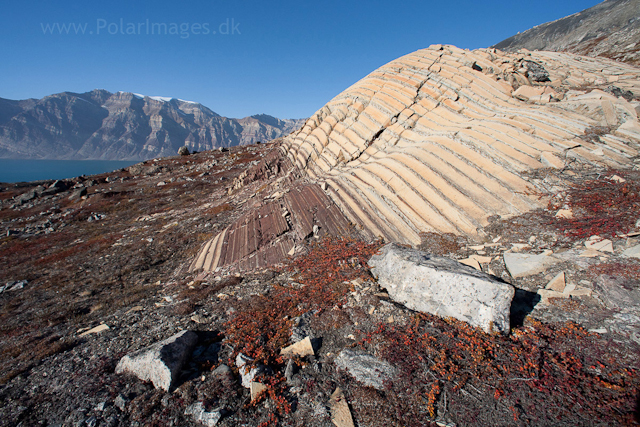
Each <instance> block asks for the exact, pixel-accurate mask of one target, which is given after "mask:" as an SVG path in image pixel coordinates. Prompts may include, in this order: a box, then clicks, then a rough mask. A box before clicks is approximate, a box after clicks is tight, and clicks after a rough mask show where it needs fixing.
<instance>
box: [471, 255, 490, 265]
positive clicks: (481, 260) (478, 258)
mask: <svg viewBox="0 0 640 427" xmlns="http://www.w3.org/2000/svg"><path fill="white" fill-rule="evenodd" d="M469 258H472V259H475V260H476V261H478V262H479V263H480V264H487V263H490V262H491V260H492V259H493V258H491V257H490V256H482V255H471V256H470V257H469Z"/></svg>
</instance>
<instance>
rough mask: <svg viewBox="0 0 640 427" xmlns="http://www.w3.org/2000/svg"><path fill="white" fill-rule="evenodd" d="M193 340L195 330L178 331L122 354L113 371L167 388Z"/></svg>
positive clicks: (181, 364)
mask: <svg viewBox="0 0 640 427" xmlns="http://www.w3.org/2000/svg"><path fill="white" fill-rule="evenodd" d="M197 342H198V335H197V334H196V333H195V332H191V331H182V332H179V333H177V334H175V335H173V336H172V337H170V338H167V339H166V340H164V341H160V342H157V343H155V344H153V345H152V346H150V347H147V348H143V349H142V350H138V351H136V352H133V353H131V354H128V355H126V356H124V357H123V358H122V359H120V362H118V365H117V366H116V373H118V374H121V373H124V372H128V373H131V374H133V375H135V376H137V377H138V378H140V379H141V380H143V381H151V382H152V383H153V385H154V386H155V387H156V388H161V389H163V390H165V391H168V390H169V389H170V388H171V387H172V386H173V382H174V381H175V379H176V378H177V377H178V376H179V375H180V371H181V370H182V366H183V365H184V363H185V362H186V360H187V359H188V357H189V355H190V354H191V351H192V350H193V348H194V347H195V345H196V343H197Z"/></svg>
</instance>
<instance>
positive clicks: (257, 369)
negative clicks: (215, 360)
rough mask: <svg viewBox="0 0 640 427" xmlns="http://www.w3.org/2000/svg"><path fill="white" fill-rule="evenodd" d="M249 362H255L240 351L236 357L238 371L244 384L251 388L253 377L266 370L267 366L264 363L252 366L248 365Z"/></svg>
mask: <svg viewBox="0 0 640 427" xmlns="http://www.w3.org/2000/svg"><path fill="white" fill-rule="evenodd" d="M249 362H253V359H252V358H250V357H248V356H245V355H244V354H242V353H240V354H238V356H237V357H236V366H237V367H238V372H239V373H240V377H241V379H242V386H243V387H245V388H251V382H252V381H253V379H254V378H255V377H256V376H257V375H258V374H261V373H264V372H265V371H266V369H265V367H264V366H262V365H258V366H254V367H252V368H250V367H249V366H246V365H247V364H249Z"/></svg>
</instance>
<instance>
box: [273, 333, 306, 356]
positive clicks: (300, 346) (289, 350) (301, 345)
mask: <svg viewBox="0 0 640 427" xmlns="http://www.w3.org/2000/svg"><path fill="white" fill-rule="evenodd" d="M280 354H281V355H283V356H293V355H295V356H300V357H305V356H313V354H314V352H313V346H312V345H311V339H310V338H309V337H306V338H305V339H303V340H301V341H298V342H297V343H295V344H291V345H290V346H288V347H285V348H283V349H282V350H280Z"/></svg>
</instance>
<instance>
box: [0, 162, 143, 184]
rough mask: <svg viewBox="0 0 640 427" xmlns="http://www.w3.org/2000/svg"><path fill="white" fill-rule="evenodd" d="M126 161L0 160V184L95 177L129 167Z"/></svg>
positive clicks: (130, 163)
mask: <svg viewBox="0 0 640 427" xmlns="http://www.w3.org/2000/svg"><path fill="white" fill-rule="evenodd" d="M135 163H138V162H136V161H127V160H26V159H0V182H29V181H40V180H46V179H65V178H74V177H76V176H80V175H95V174H99V173H104V172H111V171H114V170H117V169H121V168H126V167H127V166H131V165H133V164H135Z"/></svg>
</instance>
